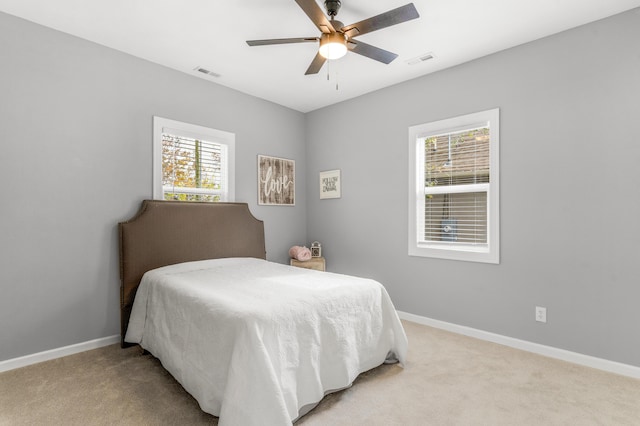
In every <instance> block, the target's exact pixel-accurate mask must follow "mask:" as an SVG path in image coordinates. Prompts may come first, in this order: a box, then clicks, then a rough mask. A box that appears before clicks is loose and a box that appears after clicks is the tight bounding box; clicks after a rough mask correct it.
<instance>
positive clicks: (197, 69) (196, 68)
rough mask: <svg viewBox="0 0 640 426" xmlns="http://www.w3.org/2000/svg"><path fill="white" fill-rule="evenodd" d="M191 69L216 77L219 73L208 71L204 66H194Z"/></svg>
mask: <svg viewBox="0 0 640 426" xmlns="http://www.w3.org/2000/svg"><path fill="white" fill-rule="evenodd" d="M193 70H194V71H198V72H201V73H202V74H207V75H210V76H211V77H216V78H218V77H220V74H218V73H215V72H213V71H209V70H208V69H206V68H202V67H195V68H194V69H193Z"/></svg>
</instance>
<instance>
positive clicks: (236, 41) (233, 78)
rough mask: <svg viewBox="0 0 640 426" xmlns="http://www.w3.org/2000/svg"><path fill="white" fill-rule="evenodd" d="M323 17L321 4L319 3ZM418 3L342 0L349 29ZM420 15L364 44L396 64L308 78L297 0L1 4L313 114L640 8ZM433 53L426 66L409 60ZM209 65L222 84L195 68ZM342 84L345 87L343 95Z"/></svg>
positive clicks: (583, 5) (502, 6) (451, 4)
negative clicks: (292, 40) (269, 42)
mask: <svg viewBox="0 0 640 426" xmlns="http://www.w3.org/2000/svg"><path fill="white" fill-rule="evenodd" d="M316 1H317V3H318V4H319V6H320V7H321V8H322V10H324V5H323V0H316ZM409 1H410V0H378V1H375V2H373V1H366V0H342V8H341V9H340V12H339V14H338V16H337V19H338V20H340V21H342V22H343V23H344V24H351V23H354V22H357V21H360V20H362V19H366V18H369V17H371V16H373V15H378V14H380V13H383V12H386V11H387V10H390V9H393V8H396V7H399V6H402V5H404V4H406V3H409ZM413 3H414V4H415V6H416V9H417V10H418V13H419V14H420V18H418V19H416V20H413V21H409V22H405V23H403V24H399V25H396V26H392V27H389V28H385V29H382V30H380V31H376V32H373V33H369V34H365V35H363V36H361V37H359V38H358V39H359V40H361V41H363V42H365V43H368V44H372V45H374V46H377V47H380V48H382V49H385V50H389V51H392V52H394V53H397V54H399V57H398V58H397V59H396V60H395V61H393V62H392V63H391V64H389V65H384V64H381V63H379V62H376V61H373V60H371V59H368V58H365V57H363V56H360V55H357V54H354V53H348V54H347V56H345V57H344V58H341V59H339V60H336V61H332V62H331V63H330V67H329V69H330V73H329V77H330V79H329V80H327V68H328V67H327V65H326V64H325V66H324V67H323V68H322V70H321V71H320V73H318V74H317V75H309V76H305V75H304V72H305V71H306V69H307V67H308V66H309V64H310V63H311V60H312V59H313V57H314V55H315V53H316V51H317V46H316V44H314V43H302V44H287V45H276V46H259V47H249V46H248V45H247V44H246V43H245V41H246V40H252V39H268V38H288V37H309V36H311V37H315V36H317V35H318V30H317V29H316V27H315V25H314V24H313V23H312V22H311V21H310V20H309V18H308V17H307V16H306V15H305V13H304V12H303V11H302V10H301V9H300V7H298V5H297V4H296V3H295V2H294V0H268V1H267V0H229V1H220V0H182V1H179V0H55V1H52V0H0V11H3V12H6V13H9V14H11V15H15V16H19V17H21V18H24V19H27V20H29V21H33V22H36V23H38V24H42V25H45V26H48V27H51V28H55V29H57V30H60V31H63V32H66V33H69V34H73V35H76V36H78V37H81V38H84V39H87V40H91V41H93V42H96V43H99V44H102V45H105V46H108V47H111V48H114V49H117V50H120V51H123V52H126V53H129V54H131V55H134V56H138V57H140V58H144V59H147V60H149V61H151V62H155V63H158V64H161V65H164V66H167V67H170V68H173V69H176V70H179V71H182V72H185V73H187V74H191V75H194V76H197V77H199V78H204V79H206V80H209V81H213V82H215V83H218V84H221V85H224V86H228V87H231V88H233V89H237V90H239V91H241V92H244V93H248V94H251V95H254V96H257V97H260V98H263V99H267V100H269V101H272V102H275V103H278V104H281V105H284V106H287V107H290V108H293V109H295V110H299V111H302V112H308V111H312V110H314V109H317V108H321V107H323V106H326V105H330V104H333V103H336V102H340V101H343V100H346V99H349V98H353V97H355V96H359V95H362V94H364V93H367V92H371V91H374V90H377V89H381V88H383V87H386V86H390V85H393V84H396V83H399V82H402V81H405V80H409V79H412V78H415V77H418V76H421V75H425V74H429V73H432V72H435V71H438V70H441V69H444V68H448V67H451V66H454V65H457V64H460V63H463V62H467V61H470V60H472V59H475V58H479V57H481V56H485V55H488V54H490V53H493V52H497V51H500V50H503V49H506V48H509V47H513V46H517V45H519V44H522V43H526V42H529V41H532V40H536V39H539V38H541V37H545V36H547V35H551V34H554V33H557V32H560V31H563V30H566V29H569V28H573V27H576V26H579V25H582V24H585V23H588V22H592V21H595V20H598V19H601V18H605V17H607V16H611V15H614V14H617V13H620V12H623V11H625V10H629V9H633V8H636V7H640V0H527V1H524V0H482V1H478V0H413ZM429 52H432V53H433V54H434V56H435V58H434V59H432V60H429V61H426V62H422V63H420V64H418V65H408V64H407V61H408V60H410V59H413V58H415V57H418V56H421V55H423V54H425V53H429ZM195 67H203V68H206V69H208V70H210V71H213V72H215V73H217V74H220V77H211V76H208V75H205V74H202V73H199V72H197V71H194V70H193V69H194V68H195ZM336 82H337V83H338V90H336Z"/></svg>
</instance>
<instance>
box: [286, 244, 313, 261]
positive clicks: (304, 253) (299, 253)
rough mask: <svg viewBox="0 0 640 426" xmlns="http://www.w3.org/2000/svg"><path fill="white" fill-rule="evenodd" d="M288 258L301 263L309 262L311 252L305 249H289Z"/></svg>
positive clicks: (297, 247)
mask: <svg viewBox="0 0 640 426" xmlns="http://www.w3.org/2000/svg"><path fill="white" fill-rule="evenodd" d="M289 256H291V257H292V258H293V259H297V260H301V261H305V260H309V259H311V250H309V249H308V248H306V247H300V246H293V247H291V248H290V249H289Z"/></svg>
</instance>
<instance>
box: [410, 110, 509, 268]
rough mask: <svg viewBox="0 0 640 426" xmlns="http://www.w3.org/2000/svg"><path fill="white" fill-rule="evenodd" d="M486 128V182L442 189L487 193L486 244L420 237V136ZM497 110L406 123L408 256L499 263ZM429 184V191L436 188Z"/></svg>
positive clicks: (422, 203) (422, 204) (422, 199)
mask: <svg viewBox="0 0 640 426" xmlns="http://www.w3.org/2000/svg"><path fill="white" fill-rule="evenodd" d="M487 125H488V126H489V128H490V145H489V167H490V170H489V183H487V184H478V185H468V186H467V185H460V186H459V187H457V188H455V189H453V187H446V188H443V189H442V192H448V193H453V192H469V191H470V190H473V191H477V190H478V189H480V190H481V191H483V192H484V191H486V193H487V244H486V245H482V246H477V245H461V244H448V243H446V242H442V241H438V242H437V243H435V242H434V243H430V242H424V241H422V242H421V241H420V238H419V235H424V222H425V221H424V219H425V218H424V211H425V195H426V193H425V185H424V175H425V172H424V164H425V157H424V139H425V138H428V137H430V136H433V135H438V134H446V133H453V132H456V131H461V130H466V129H471V128H480V127H484V126H487ZM499 148H500V110H499V109H498V108H495V109H491V110H487V111H481V112H477V113H473V114H467V115H463V116H459V117H453V118H449V119H445V120H439V121H434V122H431V123H425V124H419V125H416V126H411V127H409V234H408V236H409V256H420V257H433V258H438V259H449V260H463V261H471V262H484V263H494V264H498V263H500V191H499V183H500V170H499V163H500V152H499ZM439 190H440V189H438V188H431V193H434V192H436V191H439Z"/></svg>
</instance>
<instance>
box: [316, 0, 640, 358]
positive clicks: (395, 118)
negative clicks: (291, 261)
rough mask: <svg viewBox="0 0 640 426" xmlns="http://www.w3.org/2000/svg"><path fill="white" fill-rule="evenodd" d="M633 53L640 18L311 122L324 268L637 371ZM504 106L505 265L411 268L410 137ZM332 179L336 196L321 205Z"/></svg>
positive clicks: (436, 314)
mask: <svg viewBox="0 0 640 426" xmlns="http://www.w3.org/2000/svg"><path fill="white" fill-rule="evenodd" d="M638 40H640V9H636V10H633V11H630V12H627V13H625V14H622V15H617V16H614V17H612V18H609V19H606V20H603V21H599V22H596V23H593V24H590V25H586V26H583V27H580V28H577V29H573V30H570V31H567V32H564V33H561V34H558V35H555V36H552V37H548V38H545V39H541V40H538V41H535V42H532V43H529V44H526V45H523V46H519V47H516V48H513V49H510V50H507V51H503V52H500V53H498V54H494V55H491V56H488V57H485V58H482V59H479V60H476V61H473V62H469V63H466V64H463V65H461V66H458V67H455V68H452V69H448V70H445V71H442V72H439V73H436V74H432V75H429V76H425V77H423V78H419V79H416V80H412V81H409V82H406V83H403V84H399V85H396V86H394V87H391V88H387V89H384V90H380V91H378V92H375V93H371V94H368V95H365V96H362V97H360V98H357V99H353V100H351V101H347V102H344V103H341V104H339V105H334V106H330V107H327V108H324V109H321V110H317V111H315V112H312V113H309V114H307V128H306V134H307V167H308V174H307V189H308V193H307V197H308V205H307V212H308V228H307V235H308V237H309V239H310V240H314V239H317V240H319V241H320V242H321V243H322V244H323V253H324V255H325V257H326V259H327V268H328V269H329V270H331V271H337V272H343V273H349V274H355V275H363V276H369V277H373V278H376V279H378V280H380V281H381V282H382V283H383V284H384V285H385V286H386V287H387V288H388V290H389V292H390V294H391V296H392V299H393V300H394V303H395V305H396V307H397V308H398V309H399V310H402V311H406V312H409V313H413V314H417V315H422V316H426V317H430V318H434V319H438V320H443V321H448V322H451V323H455V324H460V325H465V326H470V327H474V328H478V329H481V330H486V331H490V332H495V333H499V334H502V335H506V336H511V337H515V338H519V339H524V340H528V341H532V342H538V343H541V344H545V345H550V346H554V347H558V348H564V349H567V350H571V351H576V352H579V353H583V354H588V355H592V356H596V357H601V358H605V359H609V360H614V361H619V362H623V363H627V364H631V365H636V366H640V339H638V336H639V334H638V324H640V305H639V301H640V285H639V284H638V283H639V282H640V281H639V280H640V273H639V268H640V249H639V244H638V240H639V238H640V221H639V220H638V216H639V213H640V197H638V182H640V166H639V164H640V138H639V132H638V128H637V126H638V119H639V117H640V48H639V47H638ZM436 53H437V52H436ZM436 60H437V59H436ZM495 107H499V108H500V113H501V117H500V120H501V122H500V124H501V126H500V127H501V148H500V149H501V169H500V172H501V192H500V194H501V263H500V265H488V264H478V263H470V262H456V261H446V260H436V259H427V258H416V257H409V256H408V255H407V216H408V211H407V205H408V194H407V181H408V176H407V164H408V148H407V147H408V140H407V139H408V127H409V126H411V125H415V124H420V123H426V122H430V121H433V120H439V119H443V118H449V117H453V116H458V115H462V114H467V113H471V112H476V111H481V110H486V109H490V108H495ZM327 123H331V126H330V127H331V131H330V132H329V133H328V134H327V128H328V126H327ZM331 169H341V170H342V198H341V199H333V200H319V195H318V193H319V191H318V172H320V171H322V170H331ZM536 305H538V306H545V307H546V308H547V309H548V312H547V317H548V322H547V324H542V323H536V322H535V321H534V307H535V306H536Z"/></svg>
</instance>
